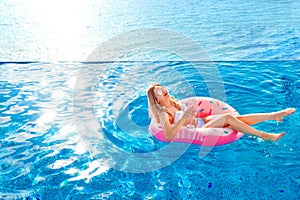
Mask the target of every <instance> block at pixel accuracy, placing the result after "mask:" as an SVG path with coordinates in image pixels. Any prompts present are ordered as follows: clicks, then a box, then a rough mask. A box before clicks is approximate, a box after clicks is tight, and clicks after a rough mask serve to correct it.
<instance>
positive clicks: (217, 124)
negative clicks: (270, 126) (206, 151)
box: [203, 114, 285, 141]
mask: <svg viewBox="0 0 300 200" xmlns="http://www.w3.org/2000/svg"><path fill="white" fill-rule="evenodd" d="M205 121H206V122H207V123H206V124H205V125H204V126H203V128H223V127H225V126H231V127H232V128H233V129H234V130H236V131H239V132H242V133H247V134H251V135H255V136H258V137H261V138H262V139H264V140H271V141H277V140H279V139H280V138H281V137H282V136H284V134H285V133H284V132H283V133H280V134H270V133H265V132H262V131H259V130H257V129H255V128H253V127H251V126H249V125H248V124H246V123H244V122H243V121H241V120H239V119H238V118H236V117H235V116H233V115H230V114H221V115H210V116H208V117H206V118H205Z"/></svg>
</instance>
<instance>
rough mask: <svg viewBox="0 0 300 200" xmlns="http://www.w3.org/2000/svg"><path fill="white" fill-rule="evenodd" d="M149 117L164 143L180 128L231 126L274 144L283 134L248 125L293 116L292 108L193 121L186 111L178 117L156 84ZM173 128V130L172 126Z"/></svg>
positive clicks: (176, 104)
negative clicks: (161, 135)
mask: <svg viewBox="0 0 300 200" xmlns="http://www.w3.org/2000/svg"><path fill="white" fill-rule="evenodd" d="M147 96H148V105H149V115H150V117H151V118H154V119H155V120H156V121H157V123H160V124H161V126H162V128H163V131H164V133H165V138H166V139H167V140H169V141H170V140H172V139H173V138H174V137H175V136H176V134H177V133H178V131H179V130H180V129H181V127H182V126H187V125H193V126H194V127H202V128H223V127H226V126H231V127H232V128H233V129H234V130H236V131H239V132H242V133H247V134H251V135H255V136H258V137H260V138H262V139H264V140H270V141H277V140H279V139H280V138H281V137H282V136H284V134H285V132H282V133H280V134H274V133H265V132H262V131H259V130H257V129H254V128H253V127H251V126H250V125H253V124H257V123H260V122H263V121H266V120H276V121H278V122H279V121H282V119H283V117H284V116H288V115H291V114H293V113H294V112H295V109H294V108H287V109H285V110H281V111H278V112H272V113H257V114H248V115H240V116H234V115H231V114H228V113H226V114H218V115H209V116H207V117H202V118H198V119H197V118H196V117H195V116H196V115H195V114H196V111H195V110H193V107H189V108H188V109H187V110H186V111H184V112H183V114H182V116H179V117H178V113H180V112H178V111H181V110H182V108H181V105H180V101H179V100H177V99H175V98H174V97H173V96H170V94H169V92H168V90H167V89H166V88H165V87H163V86H161V85H160V84H154V85H152V86H151V87H150V88H149V89H148V91H147ZM173 125H174V126H173Z"/></svg>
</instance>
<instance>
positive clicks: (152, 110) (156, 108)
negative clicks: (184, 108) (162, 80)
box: [147, 83, 181, 123]
mask: <svg viewBox="0 0 300 200" xmlns="http://www.w3.org/2000/svg"><path fill="white" fill-rule="evenodd" d="M155 86H161V85H160V84H158V83H156V84H153V85H152V86H151V87H150V88H149V89H148V91H147V97H148V108H149V117H150V118H151V119H155V120H156V122H157V123H159V122H160V120H159V113H161V112H166V113H168V115H169V118H170V123H174V116H173V114H172V113H171V112H169V111H168V109H166V108H164V107H162V106H161V105H160V104H159V103H158V100H157V98H156V97H155V94H154V88H155ZM170 102H171V103H172V104H173V105H174V106H175V107H176V108H177V109H179V110H181V106H180V104H179V101H178V100H177V99H175V98H174V97H173V96H171V97H170Z"/></svg>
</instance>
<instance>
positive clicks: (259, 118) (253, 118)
mask: <svg viewBox="0 0 300 200" xmlns="http://www.w3.org/2000/svg"><path fill="white" fill-rule="evenodd" d="M294 112H295V109H294V108H287V109H285V110H281V111H278V112H272V113H257V114H248V115H240V116H237V118H238V119H239V120H241V121H242V122H244V123H246V124H249V125H253V124H257V123H260V122H263V121H267V120H277V121H282V118H283V117H285V116H288V115H291V114H293V113H294Z"/></svg>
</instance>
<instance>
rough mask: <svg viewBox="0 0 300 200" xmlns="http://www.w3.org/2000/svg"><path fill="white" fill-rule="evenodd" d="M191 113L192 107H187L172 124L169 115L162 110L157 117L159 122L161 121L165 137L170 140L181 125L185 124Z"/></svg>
mask: <svg viewBox="0 0 300 200" xmlns="http://www.w3.org/2000/svg"><path fill="white" fill-rule="evenodd" d="M193 113H194V111H193V110H192V108H189V109H188V110H186V111H185V112H184V114H183V115H182V117H181V119H180V120H178V122H177V123H176V124H175V125H173V124H170V120H169V115H168V114H167V113H166V112H162V113H161V114H160V115H159V118H160V122H161V123H162V127H163V131H164V134H165V138H166V139H167V140H168V141H171V140H172V139H173V138H174V137H175V136H176V135H177V133H178V132H179V130H180V129H181V127H182V126H183V125H185V122H186V120H187V119H190V118H191V117H192V116H193Z"/></svg>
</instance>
